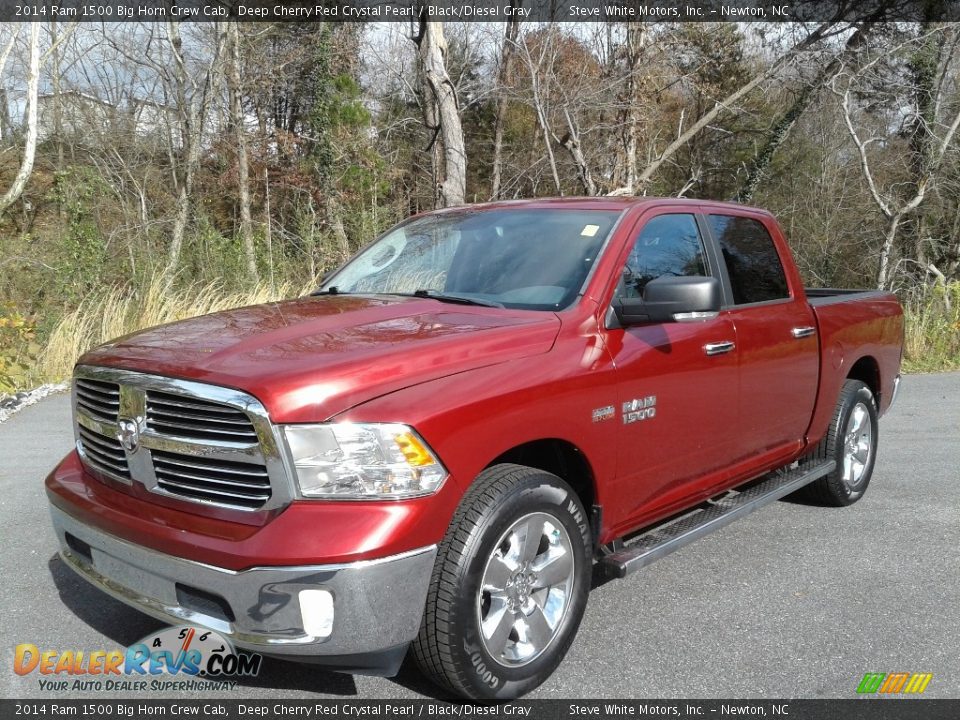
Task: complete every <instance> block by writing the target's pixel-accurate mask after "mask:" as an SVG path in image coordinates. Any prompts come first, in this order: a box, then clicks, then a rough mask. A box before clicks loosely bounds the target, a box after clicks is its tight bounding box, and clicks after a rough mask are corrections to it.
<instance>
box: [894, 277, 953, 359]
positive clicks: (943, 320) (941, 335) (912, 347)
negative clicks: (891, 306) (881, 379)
mask: <svg viewBox="0 0 960 720" xmlns="http://www.w3.org/2000/svg"><path fill="white" fill-rule="evenodd" d="M904 313H905V316H906V330H905V337H904V358H903V369H904V370H905V371H906V372H943V371H944V370H960V282H953V283H948V284H947V285H942V284H940V285H936V286H934V287H933V288H926V289H924V292H923V294H922V295H919V296H918V297H916V298H913V299H910V300H907V301H906V302H905V303H904Z"/></svg>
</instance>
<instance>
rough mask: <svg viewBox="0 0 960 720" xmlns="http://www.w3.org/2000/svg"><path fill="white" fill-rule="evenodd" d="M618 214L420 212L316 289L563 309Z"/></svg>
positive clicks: (574, 296) (576, 292) (580, 284)
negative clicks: (427, 295) (425, 295)
mask: <svg viewBox="0 0 960 720" xmlns="http://www.w3.org/2000/svg"><path fill="white" fill-rule="evenodd" d="M619 216H620V211H609V210H569V209H559V208H555V209H544V210H535V209H499V210H464V211H457V212H449V213H442V214H438V215H425V216H424V217H421V218H417V219H415V220H412V221H410V222H408V223H405V224H403V225H400V226H399V227H397V228H395V229H393V230H391V231H390V232H388V233H387V234H386V235H384V236H383V237H381V238H380V239H379V240H378V241H377V242H375V243H373V244H372V245H371V246H370V247H368V248H366V249H365V250H363V251H362V252H361V253H360V254H359V255H357V256H356V257H354V258H353V259H352V260H351V261H350V262H348V263H347V264H346V265H345V266H344V267H343V268H341V269H340V270H339V271H337V273H336V274H334V275H333V276H332V277H330V278H329V279H328V280H327V281H326V282H325V283H324V284H323V286H322V287H321V288H320V290H321V291H323V290H326V291H328V292H329V291H331V288H335V291H336V292H340V293H361V294H381V293H382V294H402V295H408V294H413V293H416V292H418V291H429V293H435V294H437V295H438V296H439V295H446V296H456V297H461V298H465V299H475V300H478V301H487V302H489V303H491V304H493V303H496V304H499V305H503V306H504V307H510V308H522V309H529V310H562V309H563V308H565V307H567V306H569V305H570V304H571V303H573V302H574V301H575V300H576V299H577V296H578V295H579V294H580V292H581V290H582V288H583V284H584V281H585V280H586V278H587V274H588V273H589V272H590V269H591V268H592V267H593V264H594V263H595V262H596V260H597V255H598V254H599V253H600V250H601V249H602V247H603V244H604V241H605V240H606V239H607V236H608V235H609V234H610V230H611V229H612V228H613V225H614V223H616V221H617V218H618V217H619Z"/></svg>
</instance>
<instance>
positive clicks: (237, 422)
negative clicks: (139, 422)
mask: <svg viewBox="0 0 960 720" xmlns="http://www.w3.org/2000/svg"><path fill="white" fill-rule="evenodd" d="M147 427H150V428H153V429H155V430H156V431H157V432H159V433H163V434H165V435H173V436H176V437H186V438H195V439H197V440H225V441H227V442H245V443H254V442H256V441H257V431H256V430H255V429H254V427H253V423H251V422H250V418H248V417H247V414H246V413H245V412H243V411H242V410H238V409H236V408H232V407H228V406H226V405H221V404H220V403H214V402H207V401H205V400H198V399H196V398H185V397H183V396H182V395H174V394H172V393H166V392H158V391H155V390H148V391H147Z"/></svg>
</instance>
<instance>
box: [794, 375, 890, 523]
mask: <svg viewBox="0 0 960 720" xmlns="http://www.w3.org/2000/svg"><path fill="white" fill-rule="evenodd" d="M877 417H878V416H877V406H876V403H875V402H874V399H873V393H872V392H870V388H869V387H867V386H866V385H865V384H864V383H862V382H860V381H859V380H847V381H845V382H844V384H843V388H842V389H841V390H840V397H839V399H838V400H837V408H836V410H835V411H834V414H833V419H832V421H831V423H830V429H829V430H828V431H827V436H826V437H825V438H824V439H823V440H822V441H821V442H820V444H819V445H818V446H817V449H816V450H815V451H814V453H813V455H812V457H814V458H816V459H828V460H834V461H836V463H837V467H836V469H835V470H834V471H833V472H832V473H830V474H829V475H825V476H824V477H822V478H820V479H819V480H816V481H815V482H813V483H811V484H810V485H808V486H807V487H806V488H804V494H805V495H806V496H807V497H808V498H809V499H811V500H814V501H816V502H819V503H821V504H824V505H834V506H843V505H852V504H853V503H855V502H856V501H857V500H859V499H860V498H861V497H863V494H864V493H865V492H866V490H867V485H869V484H870V477H871V475H872V474H873V465H874V463H875V462H876V459H877V431H878V423H877Z"/></svg>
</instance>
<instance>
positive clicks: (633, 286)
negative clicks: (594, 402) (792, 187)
mask: <svg viewBox="0 0 960 720" xmlns="http://www.w3.org/2000/svg"><path fill="white" fill-rule="evenodd" d="M684 210H685V211H684V212H680V211H679V210H671V209H670V208H659V209H658V214H656V215H652V216H646V217H644V218H643V219H642V220H641V223H640V225H639V227H638V229H637V232H636V238H635V240H634V242H633V243H632V247H631V249H630V252H629V254H628V256H627V258H626V261H625V263H624V266H623V270H622V278H621V279H620V281H619V284H618V287H617V289H616V291H615V293H614V297H615V298H616V297H637V296H639V295H640V294H642V292H643V288H644V286H645V285H646V283H647V282H649V281H650V280H653V279H654V278H657V277H661V276H663V275H680V276H689V275H713V274H714V273H715V269H714V268H712V267H710V262H709V259H708V255H707V254H706V253H705V252H704V244H703V238H702V236H701V231H700V227H699V226H698V223H697V218H696V216H695V215H694V214H692V213H690V212H689V206H687V207H686V208H684ZM607 332H608V334H607V338H606V341H607V344H608V347H609V349H610V352H611V354H612V356H613V360H614V364H615V366H616V372H617V384H618V388H619V395H620V403H619V405H618V406H617V408H616V411H617V422H618V423H619V425H620V427H619V429H618V430H619V433H618V436H619V442H618V455H617V460H618V462H617V467H618V471H617V481H616V482H617V483H619V484H620V488H618V489H619V492H618V497H622V498H627V499H628V502H629V504H630V507H629V508H623V511H624V513H623V514H624V516H625V517H631V518H633V519H634V520H635V519H637V518H639V517H641V516H642V517H643V518H651V517H652V516H655V515H657V514H658V513H662V512H663V511H669V509H671V508H673V507H675V506H676V505H678V504H679V503H682V501H683V500H684V499H688V498H689V497H690V496H691V495H693V494H696V493H697V492H698V491H700V490H702V489H704V488H705V487H706V486H707V485H709V484H710V481H711V477H710V476H711V475H713V474H715V473H717V472H718V471H721V470H723V469H724V468H725V467H727V466H728V465H729V464H730V463H731V461H732V459H733V456H734V452H733V446H734V444H735V442H736V436H737V422H738V418H737V400H738V398H737V396H738V391H739V374H738V373H739V370H738V355H737V347H736V345H737V342H736V341H737V338H736V335H735V328H734V325H733V322H732V321H731V320H730V319H729V318H728V317H724V316H723V315H722V314H721V316H719V317H717V318H714V319H712V320H705V321H696V322H671V323H648V324H643V325H635V326H631V327H628V328H619V329H613V330H608V331H607ZM714 479H715V478H714ZM619 514H620V513H618V515H619Z"/></svg>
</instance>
